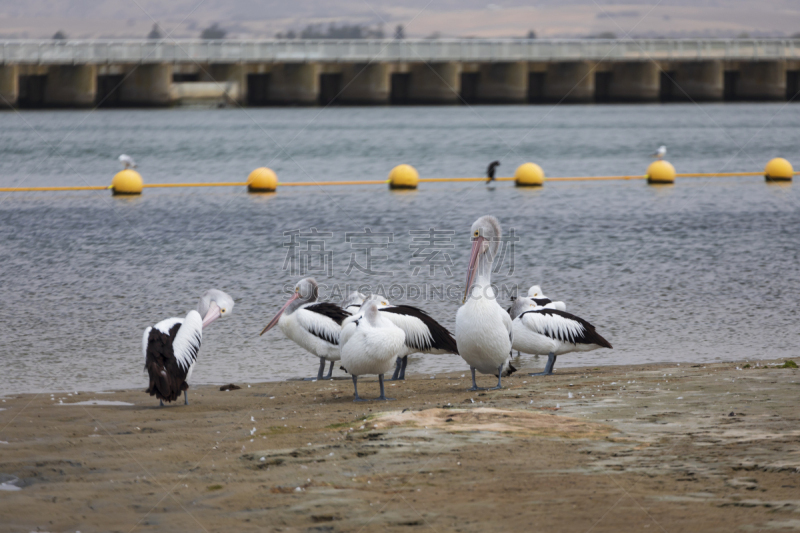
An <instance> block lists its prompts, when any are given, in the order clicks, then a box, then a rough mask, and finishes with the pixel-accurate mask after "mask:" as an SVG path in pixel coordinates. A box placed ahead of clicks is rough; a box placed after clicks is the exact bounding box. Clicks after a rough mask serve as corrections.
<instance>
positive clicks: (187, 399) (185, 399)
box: [183, 391, 189, 405]
mask: <svg viewBox="0 0 800 533" xmlns="http://www.w3.org/2000/svg"><path fill="white" fill-rule="evenodd" d="M183 405H189V395H188V394H187V392H186V391H183Z"/></svg>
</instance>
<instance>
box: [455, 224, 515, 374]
mask: <svg viewBox="0 0 800 533" xmlns="http://www.w3.org/2000/svg"><path fill="white" fill-rule="evenodd" d="M471 232H472V253H471V255H470V259H469V266H468V268H467V285H466V287H465V288H464V301H465V303H464V305H462V306H461V307H460V308H459V309H458V313H457V314H456V344H457V345H458V353H459V355H461V357H463V358H464V360H465V361H466V362H467V363H468V364H469V366H470V371H471V372H472V388H471V389H470V390H483V389H479V388H478V386H477V384H476V383H475V370H477V371H478V372H481V373H482V374H492V375H495V376H497V386H496V387H493V388H492V389H489V390H494V389H499V388H501V387H502V376H504V375H505V376H509V375H511V374H512V373H513V372H514V371H516V368H514V367H513V366H512V365H511V344H512V340H513V333H512V330H511V317H510V316H509V315H508V313H507V312H506V311H504V310H503V308H502V307H500V305H499V304H498V303H497V300H496V296H495V294H494V290H493V289H492V285H491V281H492V280H491V276H492V261H493V260H494V258H495V257H497V252H498V251H499V249H500V237H501V235H502V230H501V229H500V223H499V222H497V219H496V218H494V217H493V216H483V217H481V218H479V219H478V220H476V221H475V223H474V224H472V230H471Z"/></svg>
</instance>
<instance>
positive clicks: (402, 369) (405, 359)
mask: <svg viewBox="0 0 800 533" xmlns="http://www.w3.org/2000/svg"><path fill="white" fill-rule="evenodd" d="M407 365H408V356H405V357H403V366H401V367H400V378H398V379H400V380H402V381H405V380H406V366H407Z"/></svg>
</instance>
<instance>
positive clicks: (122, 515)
mask: <svg viewBox="0 0 800 533" xmlns="http://www.w3.org/2000/svg"><path fill="white" fill-rule="evenodd" d="M780 362H781V363H782V361H780ZM311 363H313V362H311ZM775 363H777V362H775ZM764 364H765V363H764V362H761V365H762V366H761V367H754V368H743V366H744V365H743V364H742V363H725V364H713V365H712V364H708V365H695V366H692V365H686V364H683V365H675V364H670V365H643V366H620V367H602V368H582V369H574V368H569V369H566V368H565V369H558V368H557V374H556V375H555V376H552V377H547V378H541V377H537V378H532V377H528V376H527V374H526V373H525V372H519V373H518V374H516V375H515V376H513V377H512V378H510V379H508V380H505V384H506V388H504V389H503V390H500V391H489V392H477V393H476V392H467V391H466V389H467V387H468V385H469V380H468V374H467V373H463V375H462V373H461V372H459V373H452V374H446V375H445V374H439V375H437V376H436V377H435V379H431V377H430V376H412V377H411V378H410V379H409V380H408V381H406V382H404V383H398V384H393V385H392V386H390V387H388V389H389V391H390V392H389V394H390V395H391V396H394V397H396V398H397V401H394V402H388V403H383V402H370V403H362V404H356V403H353V402H352V385H351V383H350V382H349V380H335V381H328V382H299V381H290V382H282V383H264V384H250V386H248V384H246V383H238V385H240V386H242V389H241V390H235V391H230V392H222V391H220V390H219V387H211V386H200V387H193V388H192V389H191V390H190V394H189V400H190V402H191V403H190V405H189V406H184V405H182V404H178V405H173V406H168V407H165V408H159V407H158V402H157V401H154V399H153V398H150V397H149V396H147V395H146V394H144V393H143V392H142V390H143V389H144V386H143V387H142V389H141V390H131V391H117V392H113V393H107V394H97V393H81V394H78V395H71V396H70V395H67V394H63V393H59V394H56V395H53V396H51V395H50V394H49V393H48V394H39V395H22V396H18V397H14V398H6V399H5V400H4V402H3V403H0V408H2V409H4V410H2V411H0V441H2V443H0V475H2V474H5V475H11V476H16V477H17V478H19V479H20V481H19V482H17V485H20V486H21V487H22V488H21V490H16V491H15V490H3V491H0V531H24V532H27V531H52V532H55V531H59V532H60V531H81V532H83V533H86V532H87V531H124V532H130V531H134V530H138V531H142V530H144V531H164V530H167V529H170V530H174V531H242V530H263V531H309V532H338V531H400V530H405V529H412V528H417V529H418V530H420V531H423V530H429V529H432V530H434V531H465V532H466V531H476V532H477V531H533V530H536V531H593V532H597V531H609V532H619V531H644V532H648V531H650V532H655V531H669V532H674V531H735V530H736V531H739V530H741V531H759V530H764V531H769V530H792V529H797V530H800V470H798V469H800V420H799V419H800V412H798V406H797V404H798V398H799V397H800V370H796V369H777V368H764V367H763V365H764ZM768 364H769V362H768ZM311 366H313V365H311V364H310V366H309V369H310V370H312V369H311ZM737 367H738V368H737ZM529 370H530V369H529ZM362 382H363V383H360V384H359V385H360V387H359V391H360V392H361V394H362V396H364V397H374V396H376V395H377V382H376V381H375V380H374V379H364V380H362ZM479 384H481V385H483V386H489V385H491V384H492V378H490V377H486V376H484V377H483V378H482V379H480V383H479ZM93 401H99V402H100V403H105V402H122V403H114V404H111V405H87V402H88V403H92V402H93ZM62 402H63V403H62ZM128 404H130V405H128ZM6 479H10V478H6ZM0 481H2V480H0ZM6 488H9V487H8V486H7V485H6Z"/></svg>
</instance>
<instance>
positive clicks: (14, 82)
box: [0, 65, 19, 108]
mask: <svg viewBox="0 0 800 533" xmlns="http://www.w3.org/2000/svg"><path fill="white" fill-rule="evenodd" d="M18 98H19V67H17V65H6V66H3V67H0V108H7V107H14V106H16V105H17V99H18Z"/></svg>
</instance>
